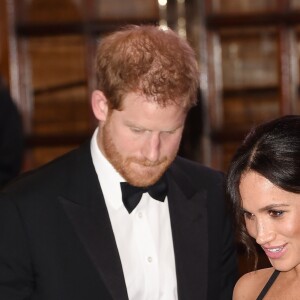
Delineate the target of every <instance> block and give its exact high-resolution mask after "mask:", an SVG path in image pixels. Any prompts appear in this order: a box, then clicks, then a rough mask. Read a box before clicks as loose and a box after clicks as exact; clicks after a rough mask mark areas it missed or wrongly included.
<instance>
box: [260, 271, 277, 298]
mask: <svg viewBox="0 0 300 300" xmlns="http://www.w3.org/2000/svg"><path fill="white" fill-rule="evenodd" d="M279 273H280V271H278V270H275V271H274V272H273V274H272V275H271V277H270V278H269V280H268V282H267V283H266V285H265V286H264V288H263V289H262V291H261V292H260V294H259V295H258V297H257V298H256V300H262V299H263V298H264V296H265V295H266V294H267V292H268V291H269V289H270V287H271V286H272V284H273V283H274V281H275V280H276V278H277V277H278V275H279Z"/></svg>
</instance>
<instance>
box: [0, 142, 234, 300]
mask: <svg viewBox="0 0 300 300" xmlns="http://www.w3.org/2000/svg"><path fill="white" fill-rule="evenodd" d="M166 175H167V180H168V184H169V193H168V199H169V200H168V201H169V210H170V218H171V227H172V234H173V243H174V252H175V262H176V274H177V283H178V296H179V300H200V299H209V300H214V299H221V300H226V299H231V294H232V289H233V285H234V283H235V279H236V258H235V251H234V247H233V238H232V229H231V227H230V223H229V221H228V218H227V217H225V207H224V198H223V183H222V175H221V174H219V173H218V172H215V171H212V170H210V169H208V168H205V167H202V166H200V165H199V164H196V163H193V162H191V161H188V160H185V159H182V158H176V160H175V161H174V163H173V164H172V166H171V167H170V168H169V170H168V171H167V174H166ZM0 299H3V300H17V299H24V300H25V299H26V300H112V299H114V300H126V299H127V300H128V295H127V291H126V285H125V280H124V276H123V272H122V266H121V261H120V257H119V254H118V249H117V246H116V242H115V239H114V235H113V231H112V227H111V223H110V220H109V216H108V212H107V209H106V205H105V202H104V199H103V194H102V191H101V187H100V185H99V182H98V178H97V175H96V172H95V169H94V166H93V163H92V159H91V154H90V146H89V143H87V144H85V145H83V146H82V147H80V148H79V149H77V150H74V151H73V152H71V153H69V154H67V155H65V156H63V157H61V158H59V159H57V160H55V161H53V162H51V163H50V164H48V165H46V166H44V167H42V168H40V169H38V170H36V171H33V172H31V173H29V174H25V175H23V176H22V177H21V178H20V179H18V180H17V181H15V182H14V183H12V184H11V185H10V186H9V187H7V188H6V189H5V190H4V191H2V193H1V196H0ZM153 300H157V299H153ZM170 300H173V299H170Z"/></svg>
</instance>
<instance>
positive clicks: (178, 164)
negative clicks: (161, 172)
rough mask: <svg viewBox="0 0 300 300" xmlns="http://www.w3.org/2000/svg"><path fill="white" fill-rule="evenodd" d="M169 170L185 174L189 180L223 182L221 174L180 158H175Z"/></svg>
mask: <svg viewBox="0 0 300 300" xmlns="http://www.w3.org/2000/svg"><path fill="white" fill-rule="evenodd" d="M171 168H173V169H174V170H178V171H181V172H183V173H186V174H187V175H188V177H189V178H191V179H192V180H196V181H199V180H202V181H209V182H211V181H223V178H224V174H223V173H222V172H220V171H218V170H215V169H213V168H210V167H207V166H204V165H203V164H201V163H199V162H197V161H192V160H190V159H187V158H184V157H180V156H177V157H176V159H175V160H174V162H173V165H172V166H171Z"/></svg>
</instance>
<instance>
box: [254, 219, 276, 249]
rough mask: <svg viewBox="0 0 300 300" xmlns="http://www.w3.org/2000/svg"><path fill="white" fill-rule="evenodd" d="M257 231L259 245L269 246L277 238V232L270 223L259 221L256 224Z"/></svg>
mask: <svg viewBox="0 0 300 300" xmlns="http://www.w3.org/2000/svg"><path fill="white" fill-rule="evenodd" d="M256 231H257V232H256V233H257V235H256V242H257V243H258V244H259V245H264V244H267V243H269V242H271V241H272V240H274V238H275V232H274V230H273V229H272V226H271V225H270V224H268V222H264V221H258V222H257V224H256Z"/></svg>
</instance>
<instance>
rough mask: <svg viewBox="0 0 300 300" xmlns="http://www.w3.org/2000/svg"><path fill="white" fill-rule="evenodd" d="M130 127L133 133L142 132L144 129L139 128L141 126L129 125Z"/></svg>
mask: <svg viewBox="0 0 300 300" xmlns="http://www.w3.org/2000/svg"><path fill="white" fill-rule="evenodd" d="M130 129H131V131H132V132H134V133H142V132H144V130H143V129H141V128H135V127H131V128H130Z"/></svg>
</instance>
